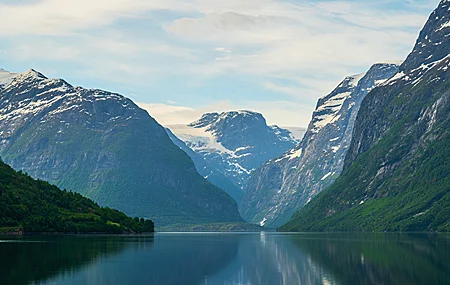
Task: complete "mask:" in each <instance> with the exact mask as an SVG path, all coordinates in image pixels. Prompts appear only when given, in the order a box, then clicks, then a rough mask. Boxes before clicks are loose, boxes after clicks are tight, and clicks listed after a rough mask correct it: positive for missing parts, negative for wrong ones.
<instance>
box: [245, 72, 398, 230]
mask: <svg viewBox="0 0 450 285" xmlns="http://www.w3.org/2000/svg"><path fill="white" fill-rule="evenodd" d="M397 69H398V63H378V64H375V65H373V66H372V67H371V68H370V69H369V70H368V71H367V72H366V73H363V74H358V75H353V76H349V77H346V78H345V79H344V80H343V81H342V82H341V83H340V84H339V85H338V86H337V87H336V89H334V90H333V91H332V92H331V93H330V94H328V95H326V96H325V97H323V98H320V99H319V101H318V103H317V107H316V110H315V111H314V113H313V116H312V120H311V122H310V124H309V126H308V130H307V132H306V134H305V136H304V138H303V140H302V141H301V143H300V144H298V145H297V146H295V147H294V148H293V149H291V150H289V151H288V152H286V153H284V154H283V155H281V156H279V157H277V158H274V159H272V160H270V161H268V162H266V163H265V164H264V165H262V166H261V167H260V168H258V169H257V170H256V171H255V172H254V173H253V175H252V177H251V178H250V180H249V182H248V187H247V191H246V194H245V197H244V199H243V201H242V203H241V205H240V208H241V209H240V210H241V214H242V216H243V217H244V219H246V220H247V221H251V222H253V223H258V224H261V225H265V226H267V227H278V226H281V225H282V224H284V223H286V222H287V221H289V219H290V218H291V216H292V215H293V214H294V212H295V211H296V210H298V209H299V208H301V207H303V206H304V205H305V204H307V203H309V202H310V201H311V199H312V198H313V197H314V196H315V195H317V194H318V193H319V192H320V191H322V190H323V189H325V188H326V187H327V186H329V185H330V184H331V183H332V182H333V181H334V180H335V179H336V177H338V176H339V174H340V173H341V171H342V168H343V165H344V158H345V155H346V153H347V150H348V147H349V145H350V141H351V137H352V132H353V126H354V122H355V120H356V116H357V114H358V111H359V107H360V105H361V102H362V100H363V99H364V97H365V96H366V95H367V93H369V91H370V90H372V89H373V88H374V87H375V86H377V85H380V84H382V83H383V82H384V81H386V80H387V79H389V78H390V77H392V76H393V75H394V74H395V73H396V72H397Z"/></svg>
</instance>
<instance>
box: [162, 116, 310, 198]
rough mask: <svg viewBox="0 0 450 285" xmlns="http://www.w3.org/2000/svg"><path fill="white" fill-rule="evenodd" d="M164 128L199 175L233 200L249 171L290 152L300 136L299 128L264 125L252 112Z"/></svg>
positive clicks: (243, 187) (245, 183)
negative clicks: (187, 156)
mask: <svg viewBox="0 0 450 285" xmlns="http://www.w3.org/2000/svg"><path fill="white" fill-rule="evenodd" d="M168 129H170V131H169V135H170V136H171V138H172V141H173V142H174V143H175V144H176V145H178V146H179V147H180V148H181V149H183V150H184V151H185V152H187V153H188V154H189V156H190V157H191V158H192V159H193V161H194V163H195V165H196V167H197V170H198V171H199V173H200V174H201V175H203V176H204V177H205V178H207V179H208V180H209V181H210V182H212V183H213V184H215V185H217V186H218V187H220V188H222V189H224V190H225V191H227V192H228V193H229V194H230V195H231V196H233V197H234V198H235V199H236V200H237V201H240V200H241V199H242V197H243V195H244V191H245V189H246V186H247V181H248V179H249V178H250V176H251V174H252V172H253V171H254V170H255V169H256V168H258V167H259V166H260V165H262V164H263V163H265V162H266V161H268V160H270V159H272V158H274V157H277V156H279V155H280V154H282V153H284V152H285V151H286V150H288V149H291V148H292V147H293V146H295V145H296V144H297V143H299V142H300V140H301V137H302V135H303V134H304V131H303V130H302V128H289V129H287V128H280V127H278V126H268V125H267V123H266V120H265V118H264V117H263V116H262V114H260V113H256V112H252V111H234V112H223V113H208V114H204V115H203V116H202V118H200V119H199V120H198V121H196V122H193V123H191V124H189V125H172V126H168Z"/></svg>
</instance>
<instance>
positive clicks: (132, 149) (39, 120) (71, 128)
mask: <svg viewBox="0 0 450 285" xmlns="http://www.w3.org/2000/svg"><path fill="white" fill-rule="evenodd" d="M2 73H3V76H0V81H1V83H2V85H1V86H0V155H1V157H2V158H3V159H4V161H5V162H7V163H9V164H10V165H11V166H12V167H14V168H15V169H22V170H24V171H26V172H27V173H29V174H30V175H31V176H32V177H35V178H39V179H43V180H47V181H50V182H52V183H55V184H56V185H58V186H59V187H62V188H66V189H72V190H74V191H76V192H79V193H81V194H83V195H86V196H87V197H89V198H91V199H93V200H95V201H96V202H98V203H100V204H101V205H106V206H110V207H114V208H117V209H120V210H122V211H124V212H126V213H127V214H129V215H132V216H141V217H147V218H152V219H154V220H155V221H156V222H157V224H158V225H162V224H171V223H178V222H180V223H202V222H219V221H220V222H225V221H241V218H240V216H239V214H238V211H237V205H236V203H235V202H234V201H233V200H232V198H231V197H230V196H229V195H228V194H226V193H225V192H223V191H222V190H220V189H218V188H217V187H215V186H213V185H211V184H210V183H209V182H207V181H206V180H205V179H204V178H203V177H201V176H200V175H199V174H198V173H197V172H196V169H195V167H194V164H193V163H192V160H191V159H190V158H189V157H188V156H187V155H186V154H185V153H184V152H182V151H181V150H180V149H179V148H178V147H176V146H175V145H174V144H173V143H172V142H171V141H170V139H169V137H168V136H167V134H166V132H165V130H164V128H163V127H161V126H160V125H159V124H158V123H157V122H156V121H155V120H154V119H153V118H152V117H150V116H149V115H148V113H147V112H145V111H144V110H142V109H140V108H138V107H137V106H136V105H135V104H134V103H133V102H132V101H131V100H129V99H127V98H125V97H123V96H121V95H119V94H114V93H110V92H106V91H102V90H90V89H84V88H81V87H74V86H71V85H70V84H68V83H67V82H65V81H64V80H61V79H48V78H46V77H45V76H44V75H43V74H41V73H39V72H37V71H34V70H29V71H27V72H24V73H20V74H10V73H7V72H2ZM8 74H9V75H8ZM0 75H1V74H0Z"/></svg>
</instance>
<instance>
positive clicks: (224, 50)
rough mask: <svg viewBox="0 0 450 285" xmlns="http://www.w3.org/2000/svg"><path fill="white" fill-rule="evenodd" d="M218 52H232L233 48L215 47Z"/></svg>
mask: <svg viewBox="0 0 450 285" xmlns="http://www.w3.org/2000/svg"><path fill="white" fill-rule="evenodd" d="M214 50H215V51H217V52H225V53H230V52H231V50H229V49H227V48H223V47H218V48H215V49H214Z"/></svg>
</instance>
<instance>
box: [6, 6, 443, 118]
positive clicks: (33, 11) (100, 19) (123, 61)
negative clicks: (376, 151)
mask: <svg viewBox="0 0 450 285" xmlns="http://www.w3.org/2000/svg"><path fill="white" fill-rule="evenodd" d="M437 2H438V0H436V1H430V0H422V1H416V0H409V1H401V2H400V1H395V0H381V1H375V2H374V1H353V0H341V1H325V0H323V1H312V0H307V1H297V0H292V1H281V0H246V1H242V0H229V1H222V0H190V1H184V0H152V1H148V0H97V1H91V0H76V1H75V0H40V1H24V2H18V3H14V4H12V3H11V2H6V3H0V18H1V19H2V28H1V29H0V40H1V41H0V50H3V52H0V60H1V61H2V62H3V63H4V64H5V63H8V64H10V65H12V66H25V65H26V64H33V65H34V66H28V67H37V68H43V69H45V70H51V71H52V72H54V73H55V75H56V76H57V75H60V74H61V75H64V76H66V77H68V79H69V81H70V79H71V77H72V78H75V79H77V80H79V81H80V82H75V83H76V84H87V85H89V86H90V87H94V86H93V84H94V83H95V82H98V84H99V85H100V86H98V87H103V88H107V89H110V90H117V91H124V92H125V91H128V90H132V94H128V95H132V96H136V97H135V99H137V100H139V101H142V102H157V103H161V104H166V103H167V101H168V100H170V101H176V102H181V103H180V104H182V105H185V106H189V108H192V110H194V111H195V112H196V111H198V110H202V111H203V110H204V109H203V108H202V107H201V105H202V104H203V101H207V103H205V104H209V105H210V103H211V101H213V102H222V103H221V104H223V102H225V101H224V99H227V100H230V104H231V105H232V106H229V107H230V108H231V107H246V108H248V109H252V108H255V106H256V105H257V104H256V102H255V101H254V100H253V99H251V98H250V95H251V96H253V97H254V96H255V93H259V94H260V95H261V96H259V97H261V98H264V99H261V104H269V105H270V104H272V105H276V104H278V105H277V106H280V107H281V106H282V107H283V108H288V104H281V103H279V102H288V101H289V102H290V104H291V106H296V107H297V108H298V111H297V112H304V113H306V114H307V115H302V118H299V116H298V115H296V114H294V113H295V111H294V110H292V108H291V109H290V110H291V112H292V113H291V115H292V116H291V118H293V117H296V118H297V119H296V120H306V121H305V122H301V124H303V125H305V124H306V123H307V120H309V118H308V119H305V118H306V117H309V115H310V111H312V110H309V111H307V110H305V109H302V107H301V106H300V105H299V104H302V106H303V105H304V104H307V105H308V106H309V108H310V109H312V108H313V107H314V105H315V101H316V99H317V97H319V96H322V95H324V94H326V93H328V92H329V91H330V90H331V89H332V88H333V87H334V85H335V84H337V83H338V82H339V81H340V80H341V79H342V78H343V77H344V76H346V75H348V74H352V73H358V72H363V71H365V69H367V68H368V67H369V66H370V65H371V64H372V63H374V62H378V61H382V60H386V59H403V58H404V57H405V56H406V55H407V53H408V52H409V51H410V49H411V47H412V45H413V43H414V41H415V39H416V37H417V34H418V32H419V30H420V28H421V26H422V25H423V23H424V22H425V20H426V18H427V16H428V14H429V12H430V11H431V9H432V8H433V7H434V6H435V5H437ZM85 78H88V79H86V80H85ZM100 82H101V84H100ZM244 82H245V83H246V84H245V83H244ZM237 84H239V85H240V86H244V85H245V91H244V88H241V89H236V88H233V86H235V85H237ZM124 86H126V88H125V87H124ZM217 90H221V91H227V90H229V92H222V93H227V98H224V97H220V98H218V97H217V96H215V94H216V92H217ZM126 95H127V94H126ZM188 97H189V98H188ZM253 97H252V98H253ZM280 98H281V99H280ZM192 102H195V103H192ZM198 102H201V103H198ZM275 102H277V103H276V104H275ZM243 104H248V106H244V105H243ZM171 105H173V104H171ZM154 106H156V107H157V106H158V105H154ZM199 106H200V107H199ZM156 107H155V108H156ZM159 107H161V108H162V107H164V108H165V106H159ZM159 107H158V108H159ZM172 107H176V106H172ZM259 107H261V109H264V110H265V112H270V109H269V108H265V106H263V105H260V106H259ZM205 108H206V107H205ZM207 109H208V108H207ZM222 109H226V108H222ZM153 110H158V109H157V108H156V109H153ZM161 110H162V109H161ZM192 110H187V109H181V110H180V109H177V112H175V113H177V114H182V112H184V113H183V114H188V112H194V111H192ZM180 112H181V113H180ZM275 113H276V112H272V114H275ZM286 114H288V112H284V113H283V112H280V113H279V115H278V116H279V120H280V121H282V120H284V119H283V117H287V116H288V115H286ZM186 116H187V117H189V116H190V115H186ZM269 116H270V115H269ZM274 116H275V115H274ZM155 117H157V115H155ZM192 117H193V115H192ZM189 118H191V117H189Z"/></svg>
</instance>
